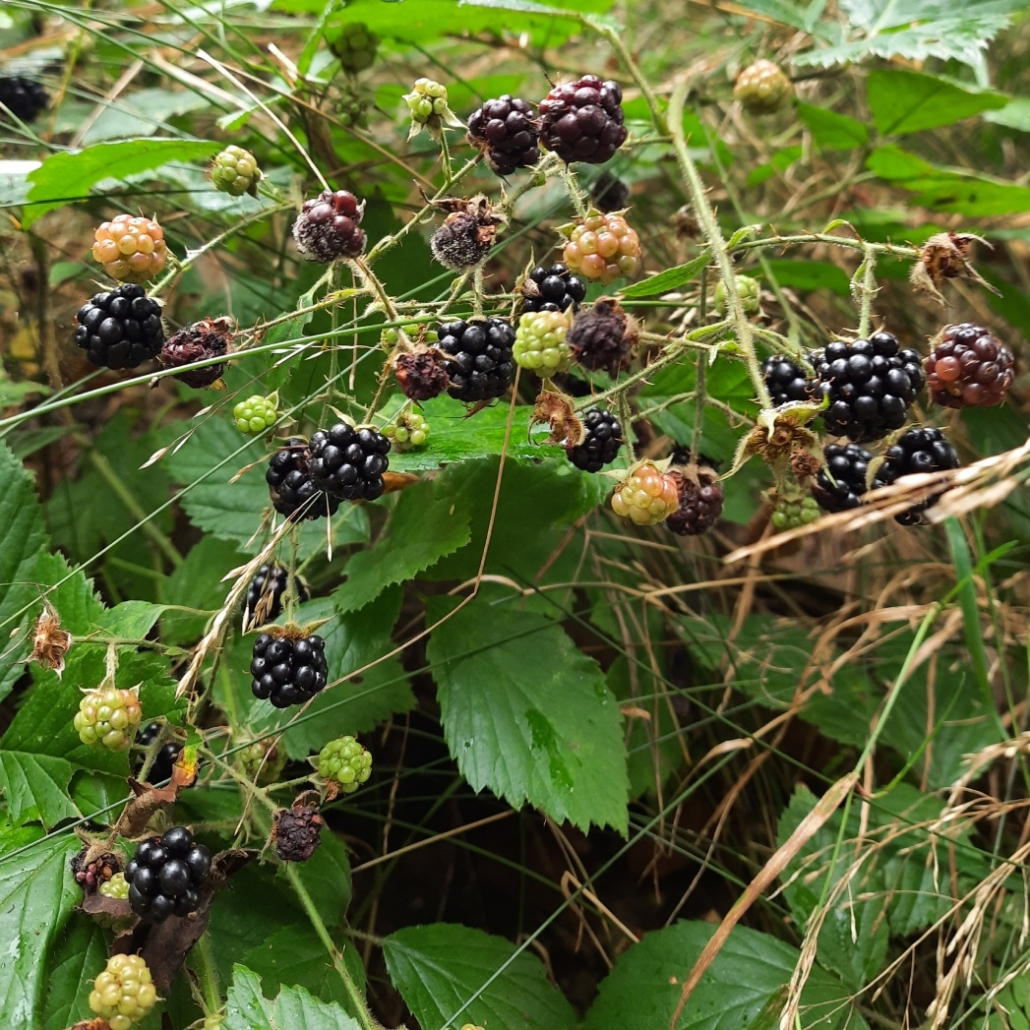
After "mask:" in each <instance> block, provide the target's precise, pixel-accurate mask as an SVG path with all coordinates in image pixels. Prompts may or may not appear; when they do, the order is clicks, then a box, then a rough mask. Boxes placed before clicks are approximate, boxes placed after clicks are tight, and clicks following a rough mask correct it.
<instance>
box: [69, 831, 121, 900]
mask: <svg viewBox="0 0 1030 1030" xmlns="http://www.w3.org/2000/svg"><path fill="white" fill-rule="evenodd" d="M71 867H72V873H73V874H74V876H75V882H76V883H77V884H78V885H79V886H80V887H81V888H82V891H83V893H84V894H85V895H86V896H87V897H88V896H89V895H91V894H96V893H97V891H98V890H99V888H100V885H101V884H102V883H107V881H108V880H110V879H111V877H112V876H114V874H115V873H118V872H121V869H122V862H121V859H120V858H119V857H118V856H117V855H115V854H114V853H113V852H111V851H109V850H108V845H107V844H87V845H85V846H84V847H83V848H82V850H81V851H80V852H78V854H76V855H73V856H72V859H71Z"/></svg>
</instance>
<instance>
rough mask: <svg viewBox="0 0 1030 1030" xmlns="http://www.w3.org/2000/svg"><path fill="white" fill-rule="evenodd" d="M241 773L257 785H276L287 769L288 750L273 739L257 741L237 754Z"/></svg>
mask: <svg viewBox="0 0 1030 1030" xmlns="http://www.w3.org/2000/svg"><path fill="white" fill-rule="evenodd" d="M236 760H237V763H238V765H239V768H240V771H241V772H242V773H243V775H244V776H247V777H248V778H249V779H251V780H253V781H254V782H255V783H275V782H277V781H278V779H279V777H280V776H281V775H282V771H283V769H284V768H286V749H285V748H284V747H280V746H279V745H278V744H277V743H276V742H275V740H274V739H273V738H271V737H270V738H268V739H266V740H255V741H254V742H253V743H252V744H248V745H247V746H246V747H245V748H243V749H242V750H241V751H238V752H237V754H236Z"/></svg>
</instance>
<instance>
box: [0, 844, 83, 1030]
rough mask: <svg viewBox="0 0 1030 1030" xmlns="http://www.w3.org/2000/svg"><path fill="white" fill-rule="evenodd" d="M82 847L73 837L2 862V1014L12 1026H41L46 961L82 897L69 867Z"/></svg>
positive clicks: (32, 847) (13, 854)
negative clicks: (73, 857)
mask: <svg viewBox="0 0 1030 1030" xmlns="http://www.w3.org/2000/svg"><path fill="white" fill-rule="evenodd" d="M79 846H80V844H79V840H78V838H77V837H75V836H73V835H70V834H69V835H64V836H61V837H57V838H54V839H51V840H42V841H40V842H39V843H35V844H31V845H30V846H28V847H27V848H26V849H25V850H19V851H17V852H11V853H9V854H5V855H3V856H2V858H3V860H2V861H0V940H2V941H4V946H3V947H2V948H0V1011H2V1012H3V1013H4V1020H5V1022H7V1023H8V1024H9V1025H10V1026H12V1027H26V1028H28V1027H32V1028H35V1027H38V1026H40V1025H41V1020H42V1012H43V1007H44V997H45V992H46V991H48V990H49V989H50V985H49V984H48V981H47V957H48V956H49V955H51V954H52V953H53V951H54V944H55V941H56V940H57V939H58V935H59V934H60V933H61V931H62V929H63V928H64V925H65V923H66V922H67V921H68V917H69V916H70V915H71V911H72V909H73V908H74V906H75V905H76V904H78V902H79V901H80V900H81V898H82V891H81V890H80V888H79V886H78V884H76V883H75V879H74V877H73V875H72V871H71V866H70V865H69V860H70V858H71V856H72V855H73V854H75V852H77V851H78V850H79ZM97 972H99V970H97Z"/></svg>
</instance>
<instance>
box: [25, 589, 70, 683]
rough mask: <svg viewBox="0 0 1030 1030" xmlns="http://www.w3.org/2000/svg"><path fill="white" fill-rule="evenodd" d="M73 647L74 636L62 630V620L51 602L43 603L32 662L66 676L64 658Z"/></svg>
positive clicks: (34, 633)
mask: <svg viewBox="0 0 1030 1030" xmlns="http://www.w3.org/2000/svg"><path fill="white" fill-rule="evenodd" d="M71 646H72V635H71V634H70V633H69V632H68V631H67V630H64V629H61V618H60V616H59V615H58V614H57V612H56V611H55V610H54V608H53V606H52V605H51V604H50V602H49V601H44V602H43V611H42V612H40V614H39V618H38V619H37V620H36V628H35V629H34V630H33V633H32V654H30V655H29V661H30V662H39V664H40V665H41V666H42V667H43V668H44V669H51V670H53V671H54V672H56V673H57V675H58V677H60V676H62V675H63V674H64V656H65V655H66V654H67V653H68V649H69V648H70V647H71Z"/></svg>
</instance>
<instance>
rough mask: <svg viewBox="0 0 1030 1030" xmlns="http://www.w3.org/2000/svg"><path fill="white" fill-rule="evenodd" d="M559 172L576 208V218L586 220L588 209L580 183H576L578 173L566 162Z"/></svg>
mask: <svg viewBox="0 0 1030 1030" xmlns="http://www.w3.org/2000/svg"><path fill="white" fill-rule="evenodd" d="M558 172H559V174H560V175H561V180H562V182H563V183H564V184H565V188H566V190H568V192H569V197H570V198H571V199H572V204H573V206H574V207H575V208H576V217H577V218H586V216H587V208H586V204H584V203H583V193H582V191H581V190H580V188H579V183H578V182H577V181H576V173H575V172H574V171H573V170H572V169H571V168H570V167H569V166H568V165H567V164H565V163H564V162H562V164H561V165H560V166H559V169H558Z"/></svg>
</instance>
